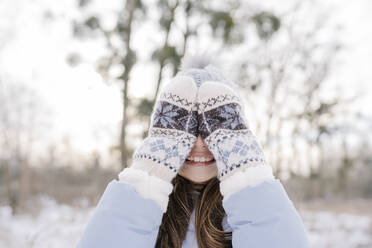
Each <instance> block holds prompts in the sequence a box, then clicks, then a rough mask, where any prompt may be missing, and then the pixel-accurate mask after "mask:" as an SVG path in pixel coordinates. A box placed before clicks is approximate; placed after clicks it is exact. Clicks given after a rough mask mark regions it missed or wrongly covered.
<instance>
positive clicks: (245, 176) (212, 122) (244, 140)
mask: <svg viewBox="0 0 372 248" xmlns="http://www.w3.org/2000/svg"><path fill="white" fill-rule="evenodd" d="M236 92H237V91H235V90H234V89H233V86H232V84H228V83H226V82H220V81H206V82H204V83H202V84H201V86H200V88H199V93H198V122H199V127H198V129H199V133H200V135H201V137H202V138H203V139H204V141H205V143H206V144H207V146H208V148H209V150H210V151H211V152H212V154H213V156H214V158H215V160H216V164H217V169H218V175H217V177H218V179H219V180H220V181H221V183H220V190H221V193H222V195H223V196H224V199H227V197H228V196H230V195H231V194H232V193H234V192H236V191H238V190H239V189H241V188H243V187H245V186H247V185H255V184H258V183H260V182H262V181H264V180H266V179H271V178H273V174H272V169H271V167H270V166H268V165H267V164H266V162H265V157H264V153H263V150H262V148H261V147H260V145H259V144H258V142H257V141H256V138H255V136H254V135H253V134H252V132H251V131H250V129H249V127H248V122H247V120H246V118H245V116H244V108H243V107H244V106H243V102H242V100H241V98H240V97H239V95H238V94H237V93H236Z"/></svg>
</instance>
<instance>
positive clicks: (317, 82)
mask: <svg viewBox="0 0 372 248" xmlns="http://www.w3.org/2000/svg"><path fill="white" fill-rule="evenodd" d="M8 2H10V1H8ZM334 2H335V1H334ZM365 2H366V1H365ZM17 4H18V5H17ZM22 4H23V5H25V6H26V7H20V6H21V5H22ZM366 4H367V2H366ZM11 5H12V3H8V5H7V4H6V2H2V3H1V4H0V9H1V8H2V7H3V10H5V7H6V6H8V7H9V6H11ZM13 5H14V6H12V7H13V8H9V9H12V10H14V12H10V13H9V11H7V13H6V12H5V11H4V12H3V13H2V12H0V13H1V17H0V204H1V205H2V206H7V209H8V211H10V212H9V216H8V218H9V219H11V218H13V217H10V216H17V215H20V214H22V213H25V212H32V213H34V214H37V213H38V212H39V211H40V207H39V204H40V203H39V200H38V199H40V197H48V199H49V198H50V199H54V201H55V202H56V203H57V204H67V205H69V206H73V207H82V206H83V207H92V206H95V204H96V203H97V201H98V200H99V198H100V196H101V194H102V193H103V191H104V189H105V187H106V185H107V183H108V182H109V181H111V180H112V179H114V178H117V174H118V173H119V172H120V171H121V170H122V169H123V168H124V167H126V166H128V165H130V163H131V156H132V153H133V151H134V149H135V148H136V145H138V142H140V141H141V140H142V139H143V138H144V137H145V136H146V135H147V133H146V131H147V128H148V125H149V121H150V120H149V117H150V113H151V111H152V107H153V105H154V101H155V98H156V96H157V94H158V92H159V89H160V88H161V87H162V85H163V84H164V83H166V82H167V81H168V80H169V79H170V78H171V77H173V76H174V75H175V74H176V73H177V71H178V69H179V66H180V63H181V60H182V58H183V56H184V55H185V54H194V53H197V52H209V53H214V54H218V56H219V59H220V60H222V62H223V64H224V65H225V66H224V67H223V68H222V69H223V71H224V72H225V74H226V75H227V76H228V77H230V78H231V79H232V80H234V81H235V82H236V83H237V84H238V85H239V86H240V87H241V89H242V95H244V96H245V99H246V101H247V103H248V106H247V116H248V120H249V121H250V126H251V129H252V131H253V132H254V133H255V134H256V136H257V138H258V140H259V141H260V142H261V144H262V146H263V147H264V150H265V154H266V156H267V160H268V161H269V162H270V164H271V165H272V167H273V169H274V172H275V175H276V177H278V178H280V179H281V180H282V182H283V184H284V185H285V188H286V189H287V190H288V194H289V195H290V197H291V199H292V200H293V201H294V203H295V205H296V206H300V207H304V208H306V207H309V206H313V205H316V204H320V205H322V206H325V205H327V206H332V205H335V206H338V207H337V209H341V210H339V211H342V209H349V207H347V206H356V205H358V204H359V205H360V206H361V209H365V210H367V209H368V208H369V209H371V208H372V157H371V155H370V154H371V152H372V146H371V141H372V139H371V131H372V114H371V113H372V112H371V111H369V108H370V107H368V103H369V104H372V102H371V100H370V97H371V96H372V95H371V91H369V90H368V87H365V85H366V84H369V83H370V82H367V81H365V80H367V79H368V80H369V81H370V79H371V76H372V75H371V74H369V78H367V76H364V78H363V77H358V76H360V73H359V72H358V71H357V69H358V66H359V64H362V63H361V62H360V61H357V59H358V57H357V56H355V57H352V56H351V57H349V56H348V54H350V51H353V49H354V48H355V47H353V46H352V45H350V39H348V38H350V37H351V36H353V34H352V33H351V34H350V31H348V30H347V29H345V27H344V26H345V24H346V23H342V22H341V23H340V22H337V21H335V20H339V19H337V18H335V17H334V16H333V15H335V14H334V13H337V12H336V11H332V7H334V6H333V5H329V6H328V5H325V4H321V3H320V1H310V0H306V1H295V0H293V1H292V0H291V1H281V3H280V5H279V3H273V1H268V2H267V3H261V2H259V1H242V0H229V1H210V0H206V1H194V0H151V1H150V0H146V1H145V0H127V1H105V3H103V2H102V1H101V3H99V2H98V1H94V0H74V1H72V0H70V1H66V2H64V3H58V4H57V3H49V2H48V1H41V0H38V1H30V2H26V1H14V3H13ZM369 8H370V9H371V8H372V5H369ZM9 9H8V10H9ZM18 9H22V10H23V11H17V10H18ZM0 11H1V10H0ZM25 12H26V13H27V14H25V15H22V13H25ZM30 17H32V18H34V19H33V21H29V20H28V18H30ZM345 20H348V18H345ZM370 21H371V19H370ZM28 25H29V26H28ZM35 25H37V26H38V27H39V30H42V31H40V34H41V33H42V34H43V35H44V36H41V35H40V34H38V33H34V32H33V31H32V32H31V31H30V32H29V33H27V32H26V36H25V37H26V39H23V40H22V42H19V41H17V42H18V43H17V44H18V46H22V44H26V43H28V44H27V45H26V47H28V49H29V50H31V53H29V54H28V55H27V54H24V53H23V52H22V49H20V50H21V52H16V50H17V48H16V46H14V45H13V47H12V44H15V40H17V29H18V28H20V27H21V26H22V27H23V28H24V29H25V30H27V28H30V30H35V29H34V28H35ZM355 32H356V31H355ZM360 32H366V33H368V34H369V36H368V37H371V33H372V32H371V31H370V30H364V29H363V28H361V31H360ZM39 35H40V36H39ZM64 35H66V36H68V37H67V38H66V37H64ZM52 36H53V37H57V38H56V39H57V40H60V41H61V42H60V43H53V42H54V40H46V42H45V41H44V40H43V39H44V38H45V39H47V37H52ZM349 36H350V37H349ZM27 37H30V41H29V42H28V40H27ZM366 37H367V36H366ZM43 42H45V43H43ZM36 43H37V44H39V46H34V44H36ZM40 44H41V45H40ZM43 44H49V45H50V47H49V46H48V47H45V45H43ZM14 47H15V48H14ZM11 49H13V50H11ZM32 50H33V51H32ZM8 51H11V52H10V53H9V52H8ZM48 51H49V52H48ZM50 51H56V53H55V54H58V57H53V56H54V54H53V53H52V55H50V56H48V55H47V54H48V53H50ZM371 51H372V50H370V52H371ZM30 54H31V55H30ZM44 54H45V55H44ZM370 55H372V54H371V53H370ZM27 56H28V57H27ZM10 57H12V59H13V60H14V62H12V61H10V60H8V58H10ZM61 58H62V59H61ZM349 58H351V59H356V61H355V63H352V62H349V65H350V64H355V67H354V68H355V69H356V70H351V71H352V73H349V72H348V71H347V70H345V65H344V63H345V61H346V60H348V59H349ZM41 60H44V61H43V62H42V63H41V62H40V63H39V62H38V61H41ZM9 64H10V65H12V64H13V65H14V67H13V68H15V69H9V68H10V67H9ZM22 64H23V65H26V66H23V67H22ZM27 65H28V66H29V67H27ZM40 65H41V66H40ZM46 65H49V67H46ZM17 66H18V67H17ZM33 66H35V68H37V66H39V71H37V70H34V67H33ZM363 66H366V65H364V64H363V65H361V67H363ZM58 67H60V68H63V69H61V70H58V69H56V68H58ZM22 68H23V69H22ZM25 68H26V69H25ZM40 68H42V69H41V70H40ZM365 68H366V67H365ZM362 71H363V70H362ZM43 73H45V74H47V76H43ZM69 73H70V74H71V75H72V76H69ZM350 74H351V75H350ZM38 80H39V81H43V83H37V81H38ZM86 80H88V81H89V82H90V83H87V82H86ZM53 82H59V84H64V86H66V85H67V86H66V88H65V89H66V90H65V91H60V89H62V88H59V87H61V86H58V84H57V83H53ZM50 89H52V90H51V91H50V92H49V91H48V90H50ZM370 89H371V88H370ZM92 92H93V93H92ZM100 93H102V94H100ZM53 94H54V95H53ZM45 95H47V96H48V97H45ZM54 98H55V99H56V101H57V100H60V102H64V104H66V106H67V105H68V106H69V107H70V109H74V108H76V109H77V110H79V112H78V111H77V112H76V113H75V114H74V115H73V117H71V116H72V115H71V116H70V119H69V120H67V119H63V118H59V119H58V121H53V118H54V116H55V115H58V113H59V112H62V111H65V110H66V111H68V110H69V108H66V109H64V108H62V107H60V106H61V105H55V104H56V103H54V102H53V100H54ZM113 99H114V100H113ZM91 102H94V104H90V103H91ZM55 106H58V107H57V108H55ZM56 113H57V114H56ZM109 113H110V114H109ZM60 116H63V115H60ZM92 118H93V119H94V120H95V121H97V122H98V124H97V126H93V123H92V124H90V120H92ZM105 118H107V119H108V118H111V119H110V121H107V123H105ZM67 123H70V124H67ZM71 123H76V127H75V128H74V127H73V126H74V125H73V124H71ZM78 123H80V125H79V124H78ZM81 123H83V124H84V125H85V126H84V125H81ZM64 125H65V127H64ZM63 128H65V129H63ZM69 129H76V130H75V132H76V133H80V132H85V133H87V135H88V136H89V135H90V136H91V137H89V139H85V142H89V144H88V145H86V146H85V148H82V147H83V146H84V142H81V143H78V142H75V141H74V139H75V136H74V134H73V133H72V134H71V133H70V134H69V133H68V132H65V133H63V134H60V135H59V136H58V135H56V133H58V130H69ZM56 130H57V131H56ZM60 133H62V132H60ZM82 137H83V139H84V137H86V136H82ZM340 206H341V207H340ZM343 206H344V207H345V208H343ZM361 211H362V210H361ZM369 214H371V213H370V212H369ZM0 220H1V219H0ZM369 230H370V233H369V234H371V236H372V228H371V229H369ZM371 242H372V241H371ZM369 244H371V243H369ZM56 247H57V246H56ZM317 247H320V246H317ZM324 247H326V246H324ZM327 247H332V246H327ZM349 247H351V246H349ZM355 247H367V246H362V245H361V246H355Z"/></svg>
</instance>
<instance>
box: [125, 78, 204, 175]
mask: <svg viewBox="0 0 372 248" xmlns="http://www.w3.org/2000/svg"><path fill="white" fill-rule="evenodd" d="M185 89H187V91H185ZM196 96H197V87H196V84H195V82H194V81H193V79H192V78H190V77H186V76H176V77H175V78H173V80H172V82H170V83H169V84H167V85H166V86H165V88H164V89H163V90H162V92H161V93H160V95H159V98H158V99H157V101H156V104H155V107H154V110H153V113H152V115H151V124H150V128H149V133H148V136H147V137H146V138H145V139H144V140H143V142H142V143H141V144H140V145H139V146H138V147H137V149H136V150H135V152H134V155H133V165H132V167H135V168H136V169H141V170H144V171H147V172H149V174H150V175H156V176H158V177H160V178H162V179H164V180H166V181H170V180H171V179H172V178H173V177H174V176H175V175H176V174H177V172H178V170H179V168H180V167H181V166H182V164H183V163H184V161H185V160H186V157H187V155H188V154H189V152H190V151H191V149H192V147H193V146H194V143H195V141H196V139H197V137H196V136H197V132H198V131H197V129H198V118H197V110H196Z"/></svg>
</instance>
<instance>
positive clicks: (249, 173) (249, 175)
mask: <svg viewBox="0 0 372 248" xmlns="http://www.w3.org/2000/svg"><path fill="white" fill-rule="evenodd" d="M272 179H275V178H274V175H273V171H272V168H271V166H269V165H266V164H265V165H259V166H252V167H247V168H246V169H244V170H242V171H236V172H234V174H233V175H231V176H230V177H228V178H226V179H225V180H222V181H221V183H220V191H221V195H222V196H223V200H224V201H226V200H227V199H228V198H229V197H230V196H231V195H232V194H234V193H236V192H238V191H239V190H241V189H243V188H245V187H246V186H255V185H258V184H260V183H262V182H264V181H266V180H272Z"/></svg>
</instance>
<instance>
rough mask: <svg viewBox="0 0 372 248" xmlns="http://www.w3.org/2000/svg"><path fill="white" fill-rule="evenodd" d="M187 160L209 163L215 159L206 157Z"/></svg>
mask: <svg viewBox="0 0 372 248" xmlns="http://www.w3.org/2000/svg"><path fill="white" fill-rule="evenodd" d="M187 160H191V161H195V162H208V161H212V160H213V158H206V157H188V158H187Z"/></svg>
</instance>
